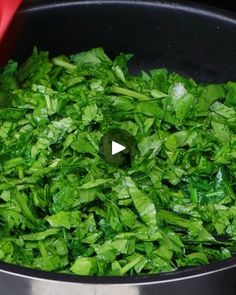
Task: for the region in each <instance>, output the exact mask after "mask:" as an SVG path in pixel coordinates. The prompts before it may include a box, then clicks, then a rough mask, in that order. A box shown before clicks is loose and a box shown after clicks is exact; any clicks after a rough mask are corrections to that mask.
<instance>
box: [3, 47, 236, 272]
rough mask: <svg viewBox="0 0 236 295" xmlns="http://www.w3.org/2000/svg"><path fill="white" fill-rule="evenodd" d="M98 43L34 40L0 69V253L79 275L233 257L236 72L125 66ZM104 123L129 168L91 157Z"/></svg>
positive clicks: (126, 57)
mask: <svg viewBox="0 0 236 295" xmlns="http://www.w3.org/2000/svg"><path fill="white" fill-rule="evenodd" d="M130 58H131V55H129V54H120V55H119V56H118V57H116V58H115V59H114V60H113V61H112V60H111V59H110V58H109V57H108V56H107V55H106V54H105V53H104V51H103V50H102V49H101V48H97V49H92V50H90V51H88V52H81V53H79V54H75V55H72V56H69V57H67V56H59V57H56V58H53V59H50V58H49V56H48V53H47V52H38V51H37V49H34V51H33V54H32V56H31V57H30V58H29V59H28V60H27V61H26V62H25V63H24V64H23V65H22V66H18V65H17V63H16V62H14V61H9V62H8V64H7V65H6V67H5V68H4V69H2V70H1V72H0V260H2V261H5V262H8V263H13V264H17V265H21V266H26V267H30V268H35V269H41V270H46V271H56V272H64V273H73V274H77V275H109V276H124V275H135V274H153V273H160V272H169V271H173V270H176V269H178V268H183V267H188V266H196V265H204V264H208V263H211V262H214V261H219V260H223V259H227V258H229V257H231V255H232V254H233V253H234V251H235V242H236V202H235V200H236V194H235V191H236V180H235V179H236V82H228V83H225V84H220V85H218V84H211V85H198V84H197V83H196V82H194V81H193V80H192V79H186V78H184V77H182V76H180V75H178V74H176V73H168V71H167V70H165V69H154V70H151V71H150V72H148V73H147V72H144V71H142V72H141V74H140V75H139V76H134V75H130V74H129V73H128V71H127V62H128V60H129V59H130ZM111 128H121V129H124V130H127V131H128V132H130V133H131V134H132V135H134V136H135V138H136V140H137V144H138V151H137V154H136V157H135V159H134V161H133V163H132V167H130V168H127V169H125V170H122V169H120V168H117V167H114V166H111V165H108V164H106V163H105V162H103V161H102V160H101V159H100V156H99V153H98V149H99V142H100V139H101V138H102V136H103V135H104V134H105V133H106V132H107V130H109V129H111Z"/></svg>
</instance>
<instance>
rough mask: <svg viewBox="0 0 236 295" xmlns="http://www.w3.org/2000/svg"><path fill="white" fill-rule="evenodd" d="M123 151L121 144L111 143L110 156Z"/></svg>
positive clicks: (123, 147)
mask: <svg viewBox="0 0 236 295" xmlns="http://www.w3.org/2000/svg"><path fill="white" fill-rule="evenodd" d="M125 149H126V147H125V146H123V145H122V144H119V143H118V142H116V141H112V143H111V154H112V156H114V155H116V154H118V153H120V152H122V151H123V150H125Z"/></svg>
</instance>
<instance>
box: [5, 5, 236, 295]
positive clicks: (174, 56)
mask: <svg viewBox="0 0 236 295" xmlns="http://www.w3.org/2000/svg"><path fill="white" fill-rule="evenodd" d="M34 45H36V46H37V47H38V48H39V49H42V50H49V51H50V53H51V54H52V55H57V54H61V53H65V54H70V53H75V52H78V51H80V50H87V49H90V48H92V47H98V46H102V47H104V49H105V50H106V52H107V53H108V54H109V55H110V56H115V55H117V54H118V53H119V52H121V51H122V52H130V53H134V54H135V58H134V59H133V61H132V62H131V64H130V69H131V71H133V72H138V71H139V70H140V69H150V68H154V67H166V68H168V69H169V70H170V71H177V72H179V73H182V74H184V75H187V76H191V77H193V78H194V79H196V80H197V81H199V82H223V81H228V80H235V81H236V15H234V14H233V13H230V12H226V11H223V10H220V9H214V8H210V7H207V6H203V5H197V4H191V3H188V2H184V3H182V2H174V3H173V2H172V1H118V0H117V1H62V0H61V1H60V0H55V1H49V0H45V1H43V0H41V1H35V0H34V1H33V0H32V1H25V4H24V5H23V6H22V8H21V10H20V11H19V12H18V14H17V15H16V17H15V20H14V22H13V23H12V26H11V28H10V30H9V33H8V34H7V36H6V38H5V40H4V43H3V44H2V45H1V48H0V50H1V51H0V57H4V58H5V59H6V57H9V58H10V57H11V58H14V59H17V60H18V61H19V62H22V61H23V60H24V59H25V58H26V57H27V56H28V55H29V54H30V53H31V51H32V48H33V46H34ZM122 293H123V294H122ZM6 294H9V295H16V294H17V295H65V294H73V295H74V294H75V295H92V294H96V295H108V294H109V295H110V294H114V295H116V294H122V295H147V294H158V295H170V294H171V295H172V294H173V295H180V294H181V295H189V294H191V295H203V294H204V295H211V294H212V295H235V294H236V257H233V258H231V259H229V260H227V261H222V262H218V263H215V264H211V265H208V266H202V267H197V268H193V269H185V270H179V271H177V272H174V273H169V274H168V273H167V274H161V275H152V276H141V277H124V278H114V277H113V278H106V277H101V278H95V277H79V276H73V275H65V274H55V273H47V272H41V271H36V270H29V269H25V268H21V267H16V266H13V265H8V264H6V263H0V295H6Z"/></svg>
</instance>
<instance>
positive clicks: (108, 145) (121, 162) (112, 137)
mask: <svg viewBox="0 0 236 295" xmlns="http://www.w3.org/2000/svg"><path fill="white" fill-rule="evenodd" d="M136 149H137V144H136V140H135V138H134V137H133V135H132V134H130V133H129V132H128V131H126V130H123V129H118V128H113V129H110V130H108V132H107V133H106V134H105V135H104V136H103V137H102V139H101V142H100V147H99V153H100V156H101V158H102V159H103V160H104V161H105V162H106V163H108V164H111V165H113V166H117V167H120V168H127V167H130V166H131V164H132V161H133V159H134V157H135V154H136Z"/></svg>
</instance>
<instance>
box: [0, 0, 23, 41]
mask: <svg viewBox="0 0 236 295" xmlns="http://www.w3.org/2000/svg"><path fill="white" fill-rule="evenodd" d="M21 2H22V0H0V42H1V41H2V39H3V36H4V34H5V32H6V30H7V28H8V26H9V24H10V23H11V21H12V19H13V17H14V15H15V13H16V11H17V9H18V7H19V6H20V4H21Z"/></svg>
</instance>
